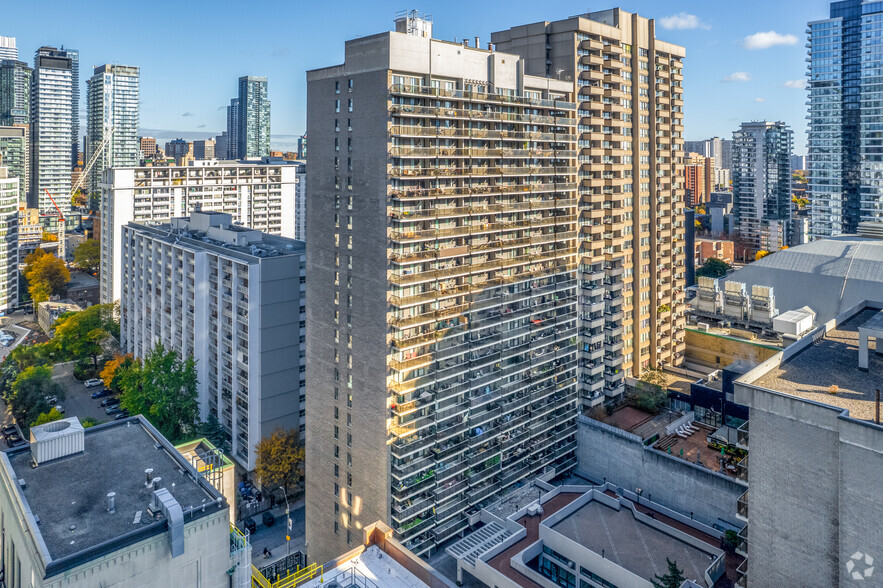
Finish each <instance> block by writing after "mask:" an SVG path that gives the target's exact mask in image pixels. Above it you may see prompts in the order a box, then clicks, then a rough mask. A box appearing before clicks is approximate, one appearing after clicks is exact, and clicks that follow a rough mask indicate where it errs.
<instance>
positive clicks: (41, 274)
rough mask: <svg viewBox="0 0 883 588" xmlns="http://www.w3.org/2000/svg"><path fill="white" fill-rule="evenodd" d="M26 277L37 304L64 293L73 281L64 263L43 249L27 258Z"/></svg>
mask: <svg viewBox="0 0 883 588" xmlns="http://www.w3.org/2000/svg"><path fill="white" fill-rule="evenodd" d="M24 276H25V278H26V279H27V281H28V293H29V294H30V295H31V298H32V299H33V301H34V302H35V303H36V302H43V301H45V300H49V297H50V296H55V295H57V294H62V293H64V292H65V290H66V284H67V283H68V282H70V281H71V273H70V272H69V271H68V269H67V266H66V265H65V264H64V262H63V261H62V260H60V259H58V258H57V257H55V256H54V255H52V254H51V253H46V252H45V251H43V250H42V249H37V250H36V251H34V252H33V253H31V254H30V255H28V256H27V257H25V269H24Z"/></svg>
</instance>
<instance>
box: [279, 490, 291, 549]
mask: <svg viewBox="0 0 883 588" xmlns="http://www.w3.org/2000/svg"><path fill="white" fill-rule="evenodd" d="M279 489H280V490H282V496H284V497H285V519H286V524H287V525H288V526H287V527H286V529H287V531H285V546H286V547H287V548H288V555H291V508H290V507H289V506H288V492H286V491H285V488H283V487H282V486H279Z"/></svg>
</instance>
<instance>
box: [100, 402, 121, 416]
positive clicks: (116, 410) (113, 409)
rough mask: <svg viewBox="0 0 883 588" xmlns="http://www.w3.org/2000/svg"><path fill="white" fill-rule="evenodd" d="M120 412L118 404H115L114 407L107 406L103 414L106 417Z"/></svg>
mask: <svg viewBox="0 0 883 588" xmlns="http://www.w3.org/2000/svg"><path fill="white" fill-rule="evenodd" d="M121 412H123V409H122V408H120V405H119V404H115V405H114V406H108V407H107V408H105V409H104V414H106V415H112V414H120V413H121Z"/></svg>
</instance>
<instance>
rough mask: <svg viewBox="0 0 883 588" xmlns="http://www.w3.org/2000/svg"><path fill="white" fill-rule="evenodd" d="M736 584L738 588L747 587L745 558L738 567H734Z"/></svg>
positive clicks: (746, 562) (746, 563)
mask: <svg viewBox="0 0 883 588" xmlns="http://www.w3.org/2000/svg"><path fill="white" fill-rule="evenodd" d="M736 586H737V587H738V588H748V559H747V558H746V559H745V560H744V561H743V562H742V563H741V564H740V565H739V567H738V568H736Z"/></svg>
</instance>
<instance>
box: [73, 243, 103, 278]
mask: <svg viewBox="0 0 883 588" xmlns="http://www.w3.org/2000/svg"><path fill="white" fill-rule="evenodd" d="M74 263H75V264H77V267H78V268H80V269H81V270H83V271H84V272H89V273H92V272H95V271H97V270H98V268H99V266H100V265H101V243H99V242H98V241H97V240H96V239H87V240H86V241H83V242H82V243H80V244H79V245H77V247H76V248H75V249H74Z"/></svg>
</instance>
